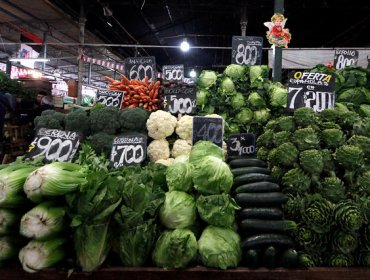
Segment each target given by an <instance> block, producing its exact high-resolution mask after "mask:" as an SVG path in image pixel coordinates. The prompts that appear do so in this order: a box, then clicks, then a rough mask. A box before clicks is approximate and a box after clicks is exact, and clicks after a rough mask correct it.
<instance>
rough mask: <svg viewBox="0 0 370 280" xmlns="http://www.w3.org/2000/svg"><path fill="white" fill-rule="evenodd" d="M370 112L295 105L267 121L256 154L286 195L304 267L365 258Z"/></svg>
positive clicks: (369, 254) (369, 260) (369, 261)
mask: <svg viewBox="0 0 370 280" xmlns="http://www.w3.org/2000/svg"><path fill="white" fill-rule="evenodd" d="M369 128H370V118H361V117H360V116H359V115H358V114H357V113H355V112H349V111H346V110H341V107H340V106H338V107H337V108H336V109H335V110H325V111H323V112H321V113H319V114H317V113H315V112H314V111H313V110H311V109H309V108H300V109H297V110H296V111H295V112H294V116H285V117H280V118H278V119H276V120H273V121H270V122H269V123H267V124H266V127H265V131H264V133H263V134H262V135H261V136H260V137H258V139H257V148H258V151H257V156H258V157H259V158H261V159H263V160H268V163H269V167H270V169H271V174H272V176H273V177H274V178H275V180H276V181H277V182H279V183H280V185H281V186H282V187H283V192H285V193H286V194H288V196H289V200H288V202H287V203H286V205H285V207H284V210H285V215H286V216H287V218H290V219H292V220H294V221H296V223H297V224H299V226H298V230H297V232H296V236H295V239H296V241H297V243H298V244H299V246H300V250H301V255H300V262H301V264H302V265H304V266H320V265H327V266H352V265H355V264H358V265H361V266H369V265H370V242H369V222H370V198H369V195H370V169H369V164H370V129H369Z"/></svg>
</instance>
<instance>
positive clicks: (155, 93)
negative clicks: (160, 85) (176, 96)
mask: <svg viewBox="0 0 370 280" xmlns="http://www.w3.org/2000/svg"><path fill="white" fill-rule="evenodd" d="M157 96H158V89H156V90H155V91H154V94H153V97H152V98H153V99H156V98H157Z"/></svg>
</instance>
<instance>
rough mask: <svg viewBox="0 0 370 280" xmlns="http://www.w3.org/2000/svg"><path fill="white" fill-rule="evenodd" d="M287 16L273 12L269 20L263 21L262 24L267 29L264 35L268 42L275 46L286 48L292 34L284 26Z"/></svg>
mask: <svg viewBox="0 0 370 280" xmlns="http://www.w3.org/2000/svg"><path fill="white" fill-rule="evenodd" d="M286 21H287V18H284V15H283V14H280V13H275V14H274V15H273V16H272V17H271V22H265V23H264V25H265V26H266V27H267V28H268V29H269V30H268V31H267V32H266V37H267V40H268V41H269V43H270V44H271V45H273V46H275V47H284V48H287V47H288V44H289V43H290V39H291V37H292V35H291V34H290V33H289V29H287V28H284V26H285V23H286Z"/></svg>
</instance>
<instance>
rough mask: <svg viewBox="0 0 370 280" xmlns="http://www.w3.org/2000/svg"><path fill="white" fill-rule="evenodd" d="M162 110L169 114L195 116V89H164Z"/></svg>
mask: <svg viewBox="0 0 370 280" xmlns="http://www.w3.org/2000/svg"><path fill="white" fill-rule="evenodd" d="M163 98H164V99H163V110H164V111H167V112H170V113H171V114H174V115H176V114H188V115H189V114H195V111H196V103H195V102H196V99H197V93H196V89H195V87H169V88H164V97H163Z"/></svg>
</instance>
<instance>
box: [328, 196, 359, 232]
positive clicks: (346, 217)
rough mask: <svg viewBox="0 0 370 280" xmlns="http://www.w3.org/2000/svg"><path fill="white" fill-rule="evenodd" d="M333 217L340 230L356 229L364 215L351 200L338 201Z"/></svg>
mask: <svg viewBox="0 0 370 280" xmlns="http://www.w3.org/2000/svg"><path fill="white" fill-rule="evenodd" d="M334 218H335V221H336V223H337V224H338V225H339V226H340V229H341V230H345V231H350V232H354V231H357V230H358V229H359V228H360V227H361V226H362V223H363V222H364V216H363V213H362V211H361V208H360V207H359V205H357V204H356V203H354V202H353V201H352V200H345V201H341V202H339V203H338V204H337V205H336V207H335V211H334Z"/></svg>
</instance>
